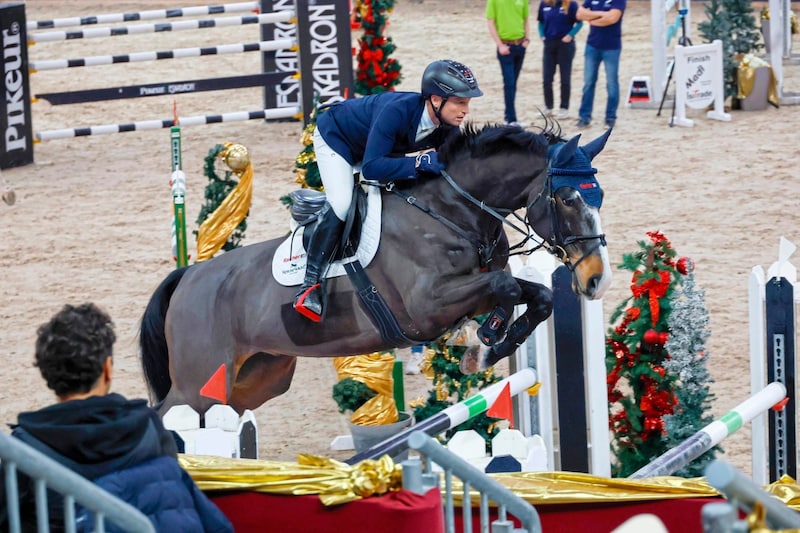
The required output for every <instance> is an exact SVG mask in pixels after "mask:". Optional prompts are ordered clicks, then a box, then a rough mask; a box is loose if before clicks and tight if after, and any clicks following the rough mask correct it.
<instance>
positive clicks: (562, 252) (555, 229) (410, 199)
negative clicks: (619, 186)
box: [367, 167, 606, 271]
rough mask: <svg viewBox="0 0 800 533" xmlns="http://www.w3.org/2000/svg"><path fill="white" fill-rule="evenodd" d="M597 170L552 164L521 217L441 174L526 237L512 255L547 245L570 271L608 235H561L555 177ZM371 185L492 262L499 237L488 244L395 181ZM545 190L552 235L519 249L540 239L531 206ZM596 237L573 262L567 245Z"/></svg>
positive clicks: (603, 243)
mask: <svg viewBox="0 0 800 533" xmlns="http://www.w3.org/2000/svg"><path fill="white" fill-rule="evenodd" d="M596 172H597V169H595V168H590V169H588V170H579V169H568V168H549V167H548V169H547V177H546V180H545V186H544V187H543V188H542V190H541V191H540V192H539V194H538V195H537V196H536V198H534V199H533V200H532V201H531V202H530V203H529V204H528V205H527V206H526V214H525V218H521V217H520V216H519V215H517V214H516V213H515V212H514V211H512V210H511V209H505V208H499V207H491V206H488V205H486V203H485V202H483V201H481V200H478V199H477V198H475V197H474V196H472V195H471V194H470V193H469V192H467V191H465V190H464V189H463V188H462V187H461V186H459V185H458V184H457V183H456V182H455V180H453V178H452V176H450V174H448V173H447V172H446V171H444V170H442V172H441V175H442V177H444V179H445V180H446V181H447V183H448V184H449V185H450V187H452V188H453V190H454V191H456V192H457V193H458V194H459V195H461V196H462V197H464V198H465V199H466V200H467V201H469V202H470V203H471V204H473V205H475V206H476V207H477V208H478V209H480V210H481V211H484V212H486V213H488V214H489V215H491V216H492V217H494V218H496V219H497V220H499V221H500V222H501V223H502V224H506V225H507V226H509V227H511V228H512V229H514V230H515V231H516V232H518V233H519V234H521V235H522V236H523V239H522V241H521V242H519V243H517V244H515V245H514V246H510V247H509V253H508V255H509V256H512V255H518V254H524V255H530V254H532V253H533V252H535V251H536V250H539V249H541V248H544V249H545V250H547V251H548V252H549V253H550V254H552V255H553V256H555V257H556V258H557V259H558V260H559V261H561V262H562V263H563V264H564V265H565V266H566V267H567V268H568V269H569V270H570V271H573V270H574V269H575V268H576V267H577V266H578V265H579V264H580V263H581V262H582V261H583V260H584V259H586V257H588V256H589V255H590V254H591V253H592V252H594V251H595V250H596V249H597V248H599V247H600V246H606V236H605V234H604V233H602V234H597V235H570V236H568V237H563V236H562V235H561V230H560V228H559V224H558V213H557V211H556V206H555V191H554V190H553V176H575V177H581V176H594V174H595V173H596ZM367 184H368V185H371V186H374V187H383V188H385V189H386V190H387V191H389V192H392V193H394V194H396V195H398V196H400V197H401V198H403V200H405V201H406V203H408V204H410V205H413V206H414V207H416V208H417V209H419V210H420V211H422V212H424V213H426V214H427V215H429V216H431V217H432V218H434V219H436V220H438V221H439V222H441V223H442V224H444V225H445V226H447V227H448V228H450V229H451V230H453V232H455V233H456V234H458V235H459V236H461V237H463V238H464V239H466V240H468V241H470V242H471V243H472V244H473V246H474V247H475V249H476V250H478V255H479V257H480V264H481V268H485V267H487V266H488V265H489V263H491V258H492V254H493V253H494V250H495V248H496V246H497V240H498V239H497V238H495V239H494V241H493V242H492V243H491V244H486V243H484V242H482V241H480V240H479V239H476V238H475V237H474V236H473V235H470V234H469V233H467V232H466V231H465V230H464V229H463V228H461V227H460V226H458V225H457V224H455V223H454V222H452V221H451V220H449V219H448V218H446V217H445V216H443V215H441V214H439V213H438V212H437V211H435V210H434V209H432V208H430V207H429V206H427V205H425V204H424V203H422V202H420V201H419V200H418V199H417V198H416V197H415V196H412V195H410V194H406V193H405V192H403V191H401V190H399V189H397V188H396V187H395V184H394V182H389V183H387V184H382V183H375V182H367ZM545 193H546V194H547V213H548V217H549V219H550V227H551V228H552V231H551V234H550V236H549V237H546V238H544V239H542V240H541V241H540V242H536V244H535V245H534V246H533V247H532V248H529V249H528V250H519V248H522V247H523V246H525V244H526V243H527V242H528V241H529V240H530V241H536V239H535V238H534V236H533V233H532V232H531V226H530V224H528V218H527V217H528V215H527V212H528V211H529V210H530V209H531V208H533V206H534V205H535V204H536V202H538V201H539V200H540V199H542V198H543V195H544V194H545ZM509 215H513V216H514V217H516V218H517V220H519V221H521V222H523V223H524V224H525V229H524V230H523V229H522V228H520V227H519V226H517V225H516V224H514V223H513V222H510V221H509V220H507V218H506V217H507V216H509ZM502 224H501V226H500V229H501V231H502ZM593 239H597V241H598V242H597V245H596V246H594V247H593V248H592V249H591V250H589V251H588V252H586V253H585V254H583V255H582V256H581V258H580V259H578V261H576V262H574V263H573V262H572V261H570V258H569V255H568V254H567V251H566V247H567V246H569V245H571V244H575V243H577V242H582V241H589V240H593ZM513 250H517V251H513Z"/></svg>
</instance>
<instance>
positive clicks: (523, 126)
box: [508, 120, 528, 129]
mask: <svg viewBox="0 0 800 533" xmlns="http://www.w3.org/2000/svg"><path fill="white" fill-rule="evenodd" d="M508 125H509V126H517V127H519V128H522V129H525V128H527V127H528V123H527V122H521V121H518V120H515V121H514V122H509V123H508Z"/></svg>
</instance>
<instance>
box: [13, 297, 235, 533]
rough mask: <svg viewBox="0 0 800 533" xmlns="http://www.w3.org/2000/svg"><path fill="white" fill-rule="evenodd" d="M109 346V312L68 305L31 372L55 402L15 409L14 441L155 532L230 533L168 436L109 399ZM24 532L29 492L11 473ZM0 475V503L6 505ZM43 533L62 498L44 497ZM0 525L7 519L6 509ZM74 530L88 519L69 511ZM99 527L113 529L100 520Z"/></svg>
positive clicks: (147, 417) (139, 406)
mask: <svg viewBox="0 0 800 533" xmlns="http://www.w3.org/2000/svg"><path fill="white" fill-rule="evenodd" d="M115 341H116V335H115V333H114V326H113V323H112V321H111V319H110V318H109V316H108V315H107V314H106V313H105V312H103V311H102V310H100V309H99V308H97V307H96V306H95V305H94V304H91V303H87V304H83V305H79V306H77V307H74V306H72V305H66V306H64V308H63V309H62V310H61V311H60V312H59V313H57V314H56V315H55V316H54V317H53V318H52V319H51V320H50V321H49V322H48V323H46V324H44V325H42V326H41V327H40V328H39V330H38V331H37V340H36V366H37V367H38V368H39V370H40V372H41V374H42V377H43V378H44V379H45V381H46V382H47V386H48V387H49V388H50V389H52V390H53V391H54V392H55V394H56V397H57V399H58V402H57V403H56V404H54V405H50V406H48V407H45V408H43V409H40V410H38V411H32V412H23V413H20V414H19V415H18V417H17V424H13V425H11V427H12V433H11V434H12V436H14V437H16V438H18V439H20V440H22V441H23V442H25V443H27V444H29V445H30V446H32V447H34V448H35V449H37V450H38V451H40V452H42V453H44V454H45V455H47V456H48V457H51V458H53V459H54V460H56V461H58V462H59V463H61V464H63V465H64V466H66V467H68V468H70V469H71V470H74V471H75V472H77V473H79V474H81V475H82V476H84V477H86V478H87V479H89V480H92V481H94V482H95V483H96V484H97V485H98V486H100V487H102V488H103V489H105V490H107V491H108V492H110V493H112V494H114V495H115V496H117V497H119V498H121V499H123V500H125V501H126V502H127V503H129V504H131V505H133V506H134V507H136V508H138V509H139V510H140V511H142V513H144V514H145V515H147V517H148V518H149V519H150V521H151V522H152V523H153V526H154V527H155V529H156V531H166V532H169V533H181V532H187V533H189V532H214V533H228V532H232V531H233V527H232V525H231V523H230V521H229V520H228V519H227V518H226V517H225V515H224V514H223V513H222V512H221V511H220V510H219V509H218V508H217V507H216V506H215V505H214V504H213V503H212V502H211V501H210V500H209V499H208V498H207V497H206V496H205V495H204V494H203V493H202V492H201V491H200V490H199V489H198V488H197V486H196V485H195V483H194V482H193V481H192V479H191V477H189V475H188V474H187V473H186V471H184V470H183V469H182V468H181V467H180V464H179V463H178V461H177V447H176V445H175V440H174V439H173V437H172V434H171V433H170V432H169V431H167V430H166V429H165V428H164V425H163V424H162V422H161V418H160V417H159V416H158V414H157V413H156V412H155V411H153V410H152V409H150V408H149V407H148V406H147V402H146V401H145V400H142V399H135V400H128V399H126V398H124V397H123V396H121V395H119V394H116V393H110V392H109V391H110V388H111V380H112V370H113V357H112V347H113V344H114V342H115ZM18 476H19V478H18V486H19V491H20V515H21V519H22V523H23V530H24V531H35V530H36V525H35V521H36V505H35V496H34V486H33V482H32V480H31V479H30V478H28V477H27V476H25V475H24V474H22V473H20V474H18ZM4 493H5V487H4V484H3V480H2V479H0V501H2V502H4V503H5V494H4ZM47 501H48V507H49V509H48V514H49V520H50V531H63V530H64V522H63V520H64V519H63V517H64V512H63V499H62V498H61V496H59V495H58V494H56V493H54V492H51V491H48V495H47ZM2 509H3V511H2V512H0V526H3V525H4V523H5V521H6V520H7V516H3V515H4V514H5V511H6V509H5V505H3V507H2ZM76 522H77V524H76V526H77V530H78V531H91V530H92V529H93V527H94V523H93V522H94V517H93V515H92V514H91V513H90V512H89V511H88V510H86V509H84V508H82V507H80V506H77V509H76ZM106 524H107V528H106V531H109V532H114V531H119V530H118V529H116V528H115V527H114V524H113V522H110V521H109V520H107V522H106Z"/></svg>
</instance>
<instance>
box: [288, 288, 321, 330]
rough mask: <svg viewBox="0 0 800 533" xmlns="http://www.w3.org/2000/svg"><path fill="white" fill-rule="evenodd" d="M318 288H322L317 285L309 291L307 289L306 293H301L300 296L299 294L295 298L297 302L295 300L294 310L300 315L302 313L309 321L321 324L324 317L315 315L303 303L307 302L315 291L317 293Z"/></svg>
mask: <svg viewBox="0 0 800 533" xmlns="http://www.w3.org/2000/svg"><path fill="white" fill-rule="evenodd" d="M318 288H320V283H316V284H314V285H312V286H311V287H309V288H308V289H306V290H305V291H303V292H301V293H300V294H298V295H297V296H296V297H295V300H294V306H293V307H294V310H295V311H297V312H298V313H300V314H301V315H303V316H304V317H306V318H307V319H309V320H311V321H312V322H320V321H322V315H321V314H319V315H318V314H317V313H315V312H314V311H312V310H311V309H309V308H307V307H305V306H304V305H303V302H305V300H306V298H307V297H308V295H309V294H311V293H312V292H313V291H315V290H316V289H318Z"/></svg>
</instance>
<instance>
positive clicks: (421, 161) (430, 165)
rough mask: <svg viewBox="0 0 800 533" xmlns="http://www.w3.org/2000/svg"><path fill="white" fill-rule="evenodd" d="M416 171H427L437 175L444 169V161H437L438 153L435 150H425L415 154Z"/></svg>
mask: <svg viewBox="0 0 800 533" xmlns="http://www.w3.org/2000/svg"><path fill="white" fill-rule="evenodd" d="M416 169H417V172H428V173H430V174H436V175H439V174H441V173H442V171H443V170H444V163H440V162H439V154H438V153H436V152H425V153H424V154H419V155H418V156H417V164H416Z"/></svg>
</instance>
